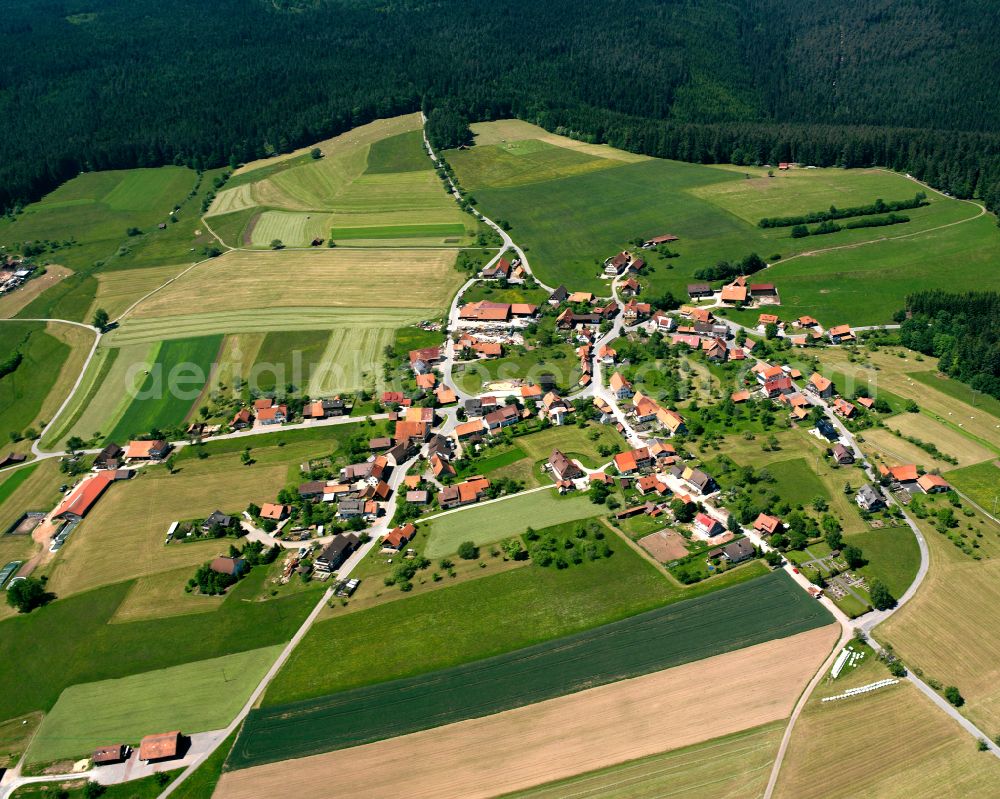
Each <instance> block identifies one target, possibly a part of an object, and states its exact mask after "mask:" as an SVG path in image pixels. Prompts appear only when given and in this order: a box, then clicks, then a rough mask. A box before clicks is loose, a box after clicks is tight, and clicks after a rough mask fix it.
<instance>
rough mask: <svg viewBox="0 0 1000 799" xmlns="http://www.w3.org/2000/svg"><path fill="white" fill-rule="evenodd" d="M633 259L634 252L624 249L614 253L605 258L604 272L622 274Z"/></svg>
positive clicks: (613, 274) (614, 274)
mask: <svg viewBox="0 0 1000 799" xmlns="http://www.w3.org/2000/svg"><path fill="white" fill-rule="evenodd" d="M631 261H632V254H631V253H629V252H628V251H627V250H622V252H620V253H618V254H617V255H613V256H611V257H610V258H608V259H607V260H605V262H604V274H606V275H612V276H614V277H617V276H618V275H620V274H621V273H622V272H624V271H625V268H626V267H627V266H628V265H629V263H630V262H631ZM570 302H573V299H572V298H570Z"/></svg>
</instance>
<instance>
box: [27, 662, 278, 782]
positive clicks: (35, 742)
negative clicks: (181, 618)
mask: <svg viewBox="0 0 1000 799" xmlns="http://www.w3.org/2000/svg"><path fill="white" fill-rule="evenodd" d="M281 649H282V647H281V645H280V644H278V645H275V646H270V647H263V648H261V649H251V650H247V651H245V652H238V653H235V654H232V655H225V656H223V657H220V658H212V659H209V660H200V661H196V662H194V663H185V664H184V665H182V666H172V667H170V668H166V669H160V670H157V671H149V672H144V673H142V674H136V675H133V676H130V677H123V678H121V679H117V680H103V681H101V682H93V683H86V684H83V685H74V686H71V687H69V688H67V689H66V690H65V691H63V693H62V694H61V695H60V697H59V701H58V702H56V704H55V707H53V708H52V710H51V711H50V712H49V713H48V714H47V715H46V716H45V720H44V721H43V722H42V725H41V727H40V728H39V730H38V733H37V734H36V735H35V737H34V739H32V742H31V746H30V748H29V749H28V752H27V755H26V758H25V759H26V760H27V761H28V762H30V763H45V762H49V761H52V760H59V759H62V758H72V757H79V756H83V755H88V754H89V753H90V752H92V751H93V750H94V749H96V748H97V747H98V746H102V745H105V744H107V743H108V742H119V741H121V742H128V743H131V744H132V745H137V744H138V742H139V740H140V739H141V738H142V737H143V736H144V735H147V734H148V733H149V731H150V730H168V729H179V730H183V731H184V733H185V734H186V735H189V734H191V733H197V732H204V731H206V730H214V729H218V728H220V727H225V726H226V725H227V724H228V723H229V722H230V721H232V720H233V717H234V716H235V715H236V714H237V712H238V711H239V709H240V708H241V707H242V706H243V704H244V702H246V700H247V697H248V696H249V695H250V693H251V691H253V689H254V688H256V687H257V683H258V682H260V679H261V678H262V677H263V676H264V674H265V672H266V671H267V670H268V669H269V668H270V667H271V664H272V663H273V662H274V661H275V659H276V658H277V657H278V654H279V653H280V652H281Z"/></svg>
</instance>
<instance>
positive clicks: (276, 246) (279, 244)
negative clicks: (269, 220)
mask: <svg viewBox="0 0 1000 799" xmlns="http://www.w3.org/2000/svg"><path fill="white" fill-rule="evenodd" d="M271 249H272V250H283V249H285V244H284V242H283V241H282V240H281V239H271Z"/></svg>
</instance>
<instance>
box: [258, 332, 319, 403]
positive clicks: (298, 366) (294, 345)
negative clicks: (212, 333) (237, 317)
mask: <svg viewBox="0 0 1000 799" xmlns="http://www.w3.org/2000/svg"><path fill="white" fill-rule="evenodd" d="M330 335H331V334H330V331H329V330H295V331H283V332H271V333H267V334H266V335H265V336H264V341H263V343H262V344H261V346H260V349H259V350H258V351H257V356H256V358H255V360H254V364H253V366H252V367H251V369H250V372H249V374H248V375H247V376H246V379H247V380H248V381H249V383H250V387H251V389H254V388H256V389H257V390H259V391H264V392H266V391H273V390H274V389H275V387H276V386H277V387H278V388H280V389H284V388H285V386H287V385H288V384H292V385H294V386H298V387H299V388H301V389H305V388H306V387H307V386H308V385H309V380H310V378H311V376H312V374H313V373H314V372H315V371H316V370H317V369H318V368H319V366H320V364H321V359H322V357H323V353H324V352H325V351H326V347H327V342H328V341H329V340H330Z"/></svg>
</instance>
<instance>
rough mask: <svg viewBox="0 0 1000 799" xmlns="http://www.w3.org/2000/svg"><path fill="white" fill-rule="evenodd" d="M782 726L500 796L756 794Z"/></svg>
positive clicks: (718, 798) (703, 797) (699, 797)
mask: <svg viewBox="0 0 1000 799" xmlns="http://www.w3.org/2000/svg"><path fill="white" fill-rule="evenodd" d="M781 733H782V725H781V724H780V723H779V722H772V723H770V724H765V725H763V726H760V727H754V728H753V729H749V730H743V731H742V732H736V733H732V734H731V735H725V736H723V737H721V738H713V739H712V740H710V741H705V742H704V743H697V744H692V745H691V746H685V747H682V748H680V749H673V750H671V751H669V752H663V753H661V754H656V755H649V756H647V757H643V758H640V759H638V760H631V761H629V762H627V763H621V764H619V765H616V766H608V767H606V768H603V769H599V770H597V771H591V772H588V773H586V774H580V775H578V776H575V777H567V778H566V779H564V780H559V781H557V782H550V783H547V784H545V785H539V786H537V787H534V788H528V789H527V790H523V791H517V792H515V793H509V794H504V799H582V797H602V799H647V798H648V799H652V798H653V797H661V796H671V795H679V796H684V797H691V799H723V797H731V796H732V797H735V796H741V797H746V798H747V799H758V798H759V797H760V796H762V795H763V793H764V788H765V787H766V785H767V777H768V772H769V771H770V768H771V763H772V761H773V760H774V756H775V754H776V753H777V751H778V743H779V742H780V741H781Z"/></svg>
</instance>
